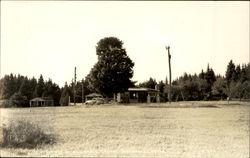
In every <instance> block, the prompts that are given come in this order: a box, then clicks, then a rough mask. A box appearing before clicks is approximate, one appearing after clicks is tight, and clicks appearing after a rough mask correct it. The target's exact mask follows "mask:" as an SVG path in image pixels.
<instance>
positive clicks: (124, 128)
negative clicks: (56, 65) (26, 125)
mask: <svg viewBox="0 0 250 158" xmlns="http://www.w3.org/2000/svg"><path fill="white" fill-rule="evenodd" d="M249 104H250V103H249V102H248V103H247V102H231V103H230V104H229V105H227V102H178V103H172V104H171V105H170V104H168V103H164V104H163V103H161V104H129V105H102V106H90V107H85V106H70V107H40V108H24V109H21V108H12V109H0V112H1V122H0V123H1V128H2V126H3V124H5V125H6V124H8V122H9V121H10V120H20V119H21V120H31V121H32V122H34V123H37V124H38V125H39V126H41V127H42V128H43V129H44V130H45V131H46V133H53V134H56V136H57V143H56V144H54V145H52V146H50V145H47V146H43V147H42V148H35V149H14V148H0V151H1V153H0V154H1V155H0V156H22V157H23V156H28V157H31V156H36V157H37V156H46V157H47V156H54V157H55V156H56V157H59V156H63V157H66V156H67V157H75V156H81V157H92V156H93V157H171V158H172V157H183V158H194V157H195V158H198V157H199V158H204V157H208V158H216V157H218V158H222V157H225V158H230V157H231V158H248V157H249V128H250V127H249V121H250V119H249V112H250V105H249Z"/></svg>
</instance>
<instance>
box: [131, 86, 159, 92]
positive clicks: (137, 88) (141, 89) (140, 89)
mask: <svg viewBox="0 0 250 158" xmlns="http://www.w3.org/2000/svg"><path fill="white" fill-rule="evenodd" d="M128 91H129V92H131V91H140V92H150V91H151V92H152V91H153V92H158V91H159V90H156V89H152V88H145V87H133V88H129V89H128Z"/></svg>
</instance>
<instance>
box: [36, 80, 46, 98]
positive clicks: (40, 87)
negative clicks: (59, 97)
mask: <svg viewBox="0 0 250 158" xmlns="http://www.w3.org/2000/svg"><path fill="white" fill-rule="evenodd" d="M43 91H44V80H43V76H42V75H40V78H39V79H38V83H37V85H36V88H35V92H34V97H41V96H42V94H43Z"/></svg>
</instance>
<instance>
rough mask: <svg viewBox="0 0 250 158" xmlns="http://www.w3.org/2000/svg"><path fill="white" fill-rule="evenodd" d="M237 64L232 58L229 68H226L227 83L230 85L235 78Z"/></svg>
mask: <svg viewBox="0 0 250 158" xmlns="http://www.w3.org/2000/svg"><path fill="white" fill-rule="evenodd" d="M235 74H236V72H235V65H234V63H233V61H232V60H230V62H229V64H228V65H227V70H226V81H227V85H228V86H229V84H230V82H231V81H232V80H234V78H235Z"/></svg>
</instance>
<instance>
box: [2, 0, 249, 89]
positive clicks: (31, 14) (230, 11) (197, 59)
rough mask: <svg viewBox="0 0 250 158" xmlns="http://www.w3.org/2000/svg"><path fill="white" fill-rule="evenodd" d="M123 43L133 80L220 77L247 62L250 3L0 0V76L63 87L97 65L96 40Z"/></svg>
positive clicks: (79, 78) (80, 77) (83, 75)
mask: <svg viewBox="0 0 250 158" xmlns="http://www.w3.org/2000/svg"><path fill="white" fill-rule="evenodd" d="M109 36H115V37H117V38H119V39H121V40H122V41H123V42H124V47H125V48H126V50H127V54H128V55H129V57H130V58H131V59H132V60H133V61H134V62H135V66H134V77H133V80H135V81H138V82H143V81H145V80H148V79H149V77H153V78H155V79H156V80H157V81H159V80H165V78H166V76H168V57H167V51H166V49H165V46H170V53H171V54H172V60H171V61H172V76H173V79H175V78H177V77H178V76H181V75H183V73H184V72H187V73H191V74H194V73H197V74H198V73H200V72H201V69H206V68H207V65H208V63H209V65H210V66H211V67H212V68H213V70H214V71H215V73H216V74H221V75H225V71H226V67H227V64H228V62H229V61H230V59H232V60H233V61H234V63H236V64H243V63H248V62H249V2H247V1H245V2H232V1H227V2H216V1H214V2H211V1H210V2H198V1H197V2H196V1H191V2H184V1H179V2H173V1H171V2H167V1H165V2H164V1H158V2H153V1H145V2H143V1H141V2H140V1H137V2H136V1H125V2H122V1H120V2H115V1H109V2H105V1H94V2H90V1H34V2H29V1H21V2H19V1H1V77H3V76H4V75H5V74H10V73H14V74H18V73H19V74H21V75H25V76H26V75H27V76H28V77H33V76H34V77H36V78H38V77H39V75H40V74H43V76H44V78H45V80H47V79H48V78H51V79H52V80H53V81H54V82H56V83H57V84H59V85H60V86H63V85H64V83H65V82H66V81H67V82H71V80H72V78H73V75H74V67H75V66H76V67H77V80H81V79H82V78H84V77H85V76H86V75H87V74H88V73H89V72H90V69H91V68H92V66H93V65H94V64H95V63H96V62H97V56H96V52H95V46H96V43H97V42H98V41H99V40H100V39H102V38H104V37H109Z"/></svg>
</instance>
